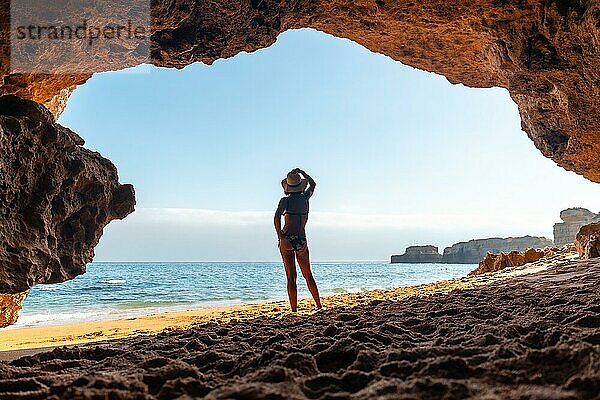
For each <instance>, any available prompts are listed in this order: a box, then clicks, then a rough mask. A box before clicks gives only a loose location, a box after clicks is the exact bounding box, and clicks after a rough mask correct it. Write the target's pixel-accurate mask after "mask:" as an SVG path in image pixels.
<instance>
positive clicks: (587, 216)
mask: <svg viewBox="0 0 600 400" xmlns="http://www.w3.org/2000/svg"><path fill="white" fill-rule="evenodd" d="M560 219H562V221H563V222H559V223H557V224H554V244H555V245H556V246H564V245H566V244H569V243H574V242H575V239H576V236H577V233H579V230H580V229H581V227H583V226H584V225H588V224H590V223H592V222H595V221H600V214H594V213H593V212H591V211H590V210H588V209H585V208H580V207H576V208H568V209H566V210H563V211H561V212H560Z"/></svg>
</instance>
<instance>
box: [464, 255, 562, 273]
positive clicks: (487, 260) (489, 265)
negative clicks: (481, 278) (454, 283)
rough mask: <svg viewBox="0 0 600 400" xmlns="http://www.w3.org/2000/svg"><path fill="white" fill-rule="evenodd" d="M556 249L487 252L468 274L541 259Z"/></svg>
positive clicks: (516, 265) (515, 265)
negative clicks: (475, 267)
mask: <svg viewBox="0 0 600 400" xmlns="http://www.w3.org/2000/svg"><path fill="white" fill-rule="evenodd" d="M557 250H558V249H549V248H547V249H527V250H525V251H523V252H519V251H511V252H510V253H500V254H492V253H488V254H487V255H486V256H485V257H484V258H483V260H481V262H480V263H479V266H478V267H477V269H475V270H474V271H471V272H470V273H469V276H475V275H481V274H485V273H490V272H496V271H500V270H503V269H504V268H508V267H518V266H521V265H525V264H528V263H531V262H535V261H538V260H541V259H542V258H543V257H546V256H551V255H553V254H555V252H556V251H557Z"/></svg>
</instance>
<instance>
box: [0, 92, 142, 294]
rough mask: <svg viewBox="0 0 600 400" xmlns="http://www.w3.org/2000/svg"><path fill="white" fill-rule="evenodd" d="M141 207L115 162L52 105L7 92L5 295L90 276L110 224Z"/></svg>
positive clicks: (0, 172)
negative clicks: (89, 145)
mask: <svg viewBox="0 0 600 400" xmlns="http://www.w3.org/2000/svg"><path fill="white" fill-rule="evenodd" d="M134 205H135V195H134V191H133V187H132V186H131V185H121V184H119V181H118V176H117V170H116V168H115V166H114V165H113V164H112V163H111V162H110V161H109V160H107V159H105V158H103V157H102V156H101V155H100V154H98V153H96V152H93V151H90V150H88V149H85V148H83V140H82V139H81V138H80V137H79V136H78V135H76V134H75V133H73V132H72V131H71V130H69V129H67V128H65V127H63V126H61V125H59V124H57V123H56V122H55V121H54V118H53V117H52V115H51V114H50V112H49V111H48V110H47V109H45V108H44V107H43V106H42V105H40V104H37V103H35V102H32V101H27V100H23V99H21V98H19V97H17V96H3V97H0V221H2V222H1V223H0V293H4V294H16V293H20V292H24V291H26V290H28V289H29V288H30V287H31V286H33V285H35V284H38V283H56V282H63V281H65V280H67V279H72V278H74V277H75V276H77V275H80V274H82V273H84V272H85V265H86V263H88V262H90V261H91V260H92V258H93V256H94V247H95V246H96V244H98V240H99V239H100V236H101V235H102V230H103V228H104V226H105V225H106V224H108V223H109V222H110V221H112V220H114V219H120V218H124V217H125V216H127V215H128V214H129V213H131V212H132V211H133V208H134Z"/></svg>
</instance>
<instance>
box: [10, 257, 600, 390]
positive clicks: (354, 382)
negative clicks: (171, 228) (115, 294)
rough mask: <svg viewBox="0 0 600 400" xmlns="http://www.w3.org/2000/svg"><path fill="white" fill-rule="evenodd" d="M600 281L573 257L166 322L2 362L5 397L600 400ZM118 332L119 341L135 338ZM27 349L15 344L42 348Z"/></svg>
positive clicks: (165, 318)
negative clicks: (315, 303) (320, 305)
mask: <svg viewBox="0 0 600 400" xmlns="http://www.w3.org/2000/svg"><path fill="white" fill-rule="evenodd" d="M599 284H600V262H599V261H598V260H588V261H578V260H573V259H565V258H563V259H562V260H559V259H555V260H554V261H551V262H546V263H537V264H536V263H534V264H533V265H526V266H523V267H516V268H509V269H507V270H504V271H501V272H498V273H493V274H484V275H480V276H478V277H474V278H461V279H455V280H450V281H446V282H439V283H435V284H427V285H420V286H416V287H410V288H402V289H398V290H390V291H374V292H369V293H356V294H347V295H340V296H332V297H329V298H327V302H326V303H325V304H326V307H327V309H326V310H324V311H321V312H318V313H314V312H313V311H312V310H311V309H310V307H309V306H308V303H307V302H306V301H303V302H302V307H301V312H300V313H299V315H291V314H290V313H288V312H287V311H286V310H285V309H283V308H282V305H283V304H282V303H274V304H262V305H253V306H244V307H230V308H223V309H218V310H216V309H215V310H212V311H211V312H210V313H209V314H200V315H192V314H186V313H180V314H177V315H169V314H162V315H157V316H152V317H148V318H152V319H153V321H154V322H155V323H157V324H158V325H160V324H161V323H162V324H163V325H162V326H160V327H162V328H166V330H163V331H162V332H161V333H158V334H156V335H150V334H145V335H137V336H134V337H128V338H124V339H119V340H111V341H105V342H99V343H89V344H84V345H78V346H67V347H59V348H55V349H53V350H51V351H49V352H40V353H38V354H34V355H30V356H25V357H22V358H20V359H16V360H12V361H11V362H9V363H0V376H2V378H1V379H0V397H3V396H4V397H5V398H11V396H12V397H15V396H16V394H17V392H19V391H20V392H21V393H24V392H23V391H26V395H27V396H26V397H27V398H48V397H52V396H55V397H60V398H97V397H102V398H119V399H130V398H131V399H134V398H136V399H138V398H147V399H150V398H152V399H153V398H158V399H163V398H164V399H166V398H176V397H183V398H189V397H196V398H197V397H206V398H238V399H239V398H244V399H247V398H269V399H296V398H298V399H299V398H313V399H333V398H335V399H342V398H344V399H345V398H355V399H361V398H373V397H378V398H389V399H396V398H468V397H477V398H487V399H500V398H502V399H506V398H509V399H517V398H519V399H522V398H528V399H548V398H552V399H574V398H579V399H595V398H598V395H599V394H600V372H599V371H600V364H599V360H600V308H599V307H598V304H600V293H599V291H598V285H599ZM161 321H162V322H161ZM108 323H109V322H106V321H105V322H102V324H108ZM110 323H113V324H115V326H116V325H119V326H120V327H121V328H120V329H124V331H122V332H121V333H115V335H116V336H118V335H119V334H122V335H124V332H126V331H128V330H130V329H134V327H135V325H131V326H129V327H127V325H126V322H125V321H116V322H110ZM145 323H146V322H142V323H141V325H140V326H138V327H142V329H140V330H141V331H143V326H144V324H145ZM108 327H109V326H107V325H105V326H104V328H108ZM61 328H62V329H63V331H62V335H65V336H61V332H60V329H61ZM88 328H89V329H98V328H99V327H98V326H94V327H92V326H87V328H86V326H85V325H84V324H80V325H72V326H67V327H57V328H56V329H57V331H55V332H54V333H55V334H56V335H57V336H56V337H55V339H57V340H59V341H60V342H54V343H55V344H59V343H60V344H63V343H66V340H67V339H68V340H72V342H71V343H72V344H74V343H77V341H80V343H81V342H83V341H87V340H97V339H107V338H109V337H103V336H99V337H94V338H90V337H83V336H84V335H82V333H83V332H84V331H86V330H87V329H88ZM102 329H103V328H102ZM158 330H159V326H157V327H156V328H155V329H153V330H152V332H156V331H158ZM7 332H11V333H12V334H16V335H17V336H18V335H23V334H24V333H25V332H27V330H26V329H18V330H12V331H7ZM30 332H31V331H30ZM68 332H69V335H68V336H69V337H68V338H67V336H66V335H67V333H68ZM54 333H53V334H54ZM138 333H142V332H138ZM143 333H150V332H143ZM33 336H35V335H33ZM6 339H7V336H3V337H2V339H1V340H0V342H2V343H5V340H6ZM30 339H31V337H30ZM26 341H27V340H25V338H24V336H22V337H21V339H15V340H14V343H13V346H15V347H14V348H16V347H18V346H20V348H22V349H23V348H25V347H27V345H29V346H30V347H34V346H35V345H40V344H42V343H41V342H38V343H29V344H26V343H25V342H26ZM46 343H47V342H46Z"/></svg>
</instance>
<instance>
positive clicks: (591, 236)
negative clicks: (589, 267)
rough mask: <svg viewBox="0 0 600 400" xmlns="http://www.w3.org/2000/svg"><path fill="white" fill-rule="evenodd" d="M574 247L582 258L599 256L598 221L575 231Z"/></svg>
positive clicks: (599, 230)
mask: <svg viewBox="0 0 600 400" xmlns="http://www.w3.org/2000/svg"><path fill="white" fill-rule="evenodd" d="M575 248H576V249H577V252H578V253H579V256H580V257H581V258H583V259H590V258H597V257H600V222H596V223H593V224H589V225H585V226H583V227H581V229H580V230H579V233H577V238H576V240H575Z"/></svg>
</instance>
